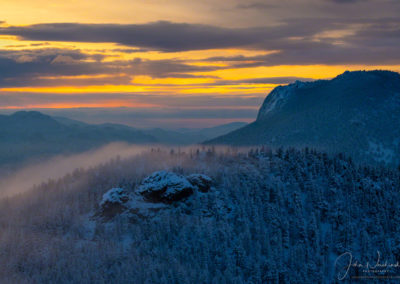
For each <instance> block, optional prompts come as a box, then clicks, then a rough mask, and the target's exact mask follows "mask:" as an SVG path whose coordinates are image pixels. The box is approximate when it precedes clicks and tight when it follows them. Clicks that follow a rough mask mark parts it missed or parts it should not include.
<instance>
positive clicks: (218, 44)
mask: <svg viewBox="0 0 400 284" xmlns="http://www.w3.org/2000/svg"><path fill="white" fill-rule="evenodd" d="M0 34H3V35H16V36H19V37H22V38H23V39H26V40H43V41H47V40H52V41H71V42H114V43H119V44H123V45H130V46H138V47H142V48H150V49H157V50H164V51H183V50H199V49H208V48H224V47H232V46H242V45H248V44H252V43H254V42H255V41H256V39H257V37H258V36H259V35H260V30H259V29H228V28H221V27H213V26H207V25H197V24H176V23H171V22H156V23H149V24H141V25H140V24H138V25H116V24H73V23H65V24H59V23H57V24H37V25H31V26H26V27H6V28H0Z"/></svg>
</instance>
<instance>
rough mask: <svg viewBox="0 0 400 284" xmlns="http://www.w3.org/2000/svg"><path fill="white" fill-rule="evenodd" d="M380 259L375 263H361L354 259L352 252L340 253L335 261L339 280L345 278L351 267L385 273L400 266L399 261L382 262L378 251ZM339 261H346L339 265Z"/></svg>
mask: <svg viewBox="0 0 400 284" xmlns="http://www.w3.org/2000/svg"><path fill="white" fill-rule="evenodd" d="M377 255H378V259H377V261H376V262H375V263H374V264H371V263H369V262H367V263H365V264H364V263H361V262H359V261H358V260H354V258H353V255H352V253H351V252H345V253H343V254H341V255H339V256H338V257H337V258H336V261H335V267H336V268H337V269H338V273H337V277H338V280H343V279H345V278H346V277H347V276H348V274H349V271H350V268H351V267H353V268H359V269H363V271H364V272H375V273H378V272H379V273H384V272H389V271H390V270H389V269H391V268H399V267H400V264H399V262H398V261H397V262H396V263H388V261H385V262H382V261H381V253H380V252H379V251H377ZM339 263H344V265H341V266H340V267H338V265H339Z"/></svg>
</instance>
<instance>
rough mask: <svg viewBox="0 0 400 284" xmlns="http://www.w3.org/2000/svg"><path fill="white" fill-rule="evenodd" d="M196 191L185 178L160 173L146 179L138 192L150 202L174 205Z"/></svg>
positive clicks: (170, 173)
mask: <svg viewBox="0 0 400 284" xmlns="http://www.w3.org/2000/svg"><path fill="white" fill-rule="evenodd" d="M194 190H195V188H194V186H193V185H192V184H191V183H190V182H189V181H188V180H187V178H185V177H184V176H180V175H177V174H175V173H172V172H166V171H159V172H154V173H153V174H151V175H150V176H148V177H147V178H145V179H144V180H143V181H142V183H141V185H140V186H139V188H138V189H137V192H138V193H139V194H141V195H142V196H143V197H145V198H146V199H147V200H148V201H152V202H163V203H172V202H174V201H179V200H181V199H184V198H186V197H188V196H190V195H192V194H193V192H194Z"/></svg>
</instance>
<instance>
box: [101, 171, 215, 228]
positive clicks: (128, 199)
mask: <svg viewBox="0 0 400 284" xmlns="http://www.w3.org/2000/svg"><path fill="white" fill-rule="evenodd" d="M211 184H212V179H211V178H210V177H208V176H206V175H203V174H191V175H189V176H187V177H185V176H183V175H179V174H176V173H173V172H167V171H157V172H154V173H152V174H151V175H149V176H148V177H146V178H145V179H143V181H142V182H141V183H140V185H139V186H138V187H137V188H136V189H135V190H133V191H132V192H128V191H127V190H125V189H122V188H112V189H110V190H109V191H107V192H106V193H105V194H104V195H103V199H102V201H101V202H100V204H99V205H100V209H99V212H98V213H97V214H96V215H98V216H101V217H102V219H103V220H110V219H111V218H113V217H115V216H116V215H118V214H126V215H128V216H129V217H130V218H131V219H134V220H136V219H137V218H141V219H143V218H146V217H152V216H154V215H155V214H157V212H159V211H160V210H161V209H166V208H169V207H170V206H171V205H172V204H174V205H175V206H176V205H178V206H179V203H181V202H183V201H184V200H186V199H187V198H189V197H191V196H192V195H193V194H195V193H196V192H201V193H206V192H209V190H210V188H211Z"/></svg>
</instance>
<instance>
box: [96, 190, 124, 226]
mask: <svg viewBox="0 0 400 284" xmlns="http://www.w3.org/2000/svg"><path fill="white" fill-rule="evenodd" d="M128 200H129V195H128V193H127V192H126V191H125V190H124V189H122V188H112V189H110V190H109V191H107V192H106V193H105V194H104V195H103V199H102V200H101V202H100V204H99V205H100V212H99V215H100V216H102V217H104V218H106V219H110V218H112V217H114V216H115V215H117V214H119V213H121V212H123V211H124V210H125V209H126V203H127V202H128Z"/></svg>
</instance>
